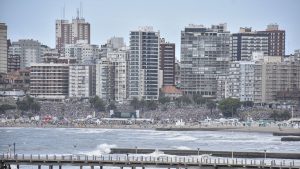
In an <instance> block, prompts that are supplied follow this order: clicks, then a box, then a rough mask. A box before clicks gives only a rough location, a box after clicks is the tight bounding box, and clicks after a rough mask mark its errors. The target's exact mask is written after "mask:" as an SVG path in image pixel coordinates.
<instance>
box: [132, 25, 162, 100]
mask: <svg viewBox="0 0 300 169" xmlns="http://www.w3.org/2000/svg"><path fill="white" fill-rule="evenodd" d="M159 44H160V33H159V32H156V31H153V28H152V27H141V28H140V29H139V30H136V31H131V32H130V54H129V99H133V98H134V97H137V98H139V99H145V100H157V99H158V95H159V86H158V85H159V84H158V83H159V82H158V81H159V77H158V76H159V75H158V74H159V47H160V45H159Z"/></svg>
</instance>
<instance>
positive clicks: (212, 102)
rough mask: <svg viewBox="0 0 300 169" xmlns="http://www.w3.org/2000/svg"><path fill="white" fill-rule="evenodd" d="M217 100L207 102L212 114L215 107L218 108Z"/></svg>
mask: <svg viewBox="0 0 300 169" xmlns="http://www.w3.org/2000/svg"><path fill="white" fill-rule="evenodd" d="M216 106H217V105H216V102H214V101H211V100H210V101H208V102H206V107H207V108H208V109H209V110H210V114H211V115H212V112H213V109H215V108H216Z"/></svg>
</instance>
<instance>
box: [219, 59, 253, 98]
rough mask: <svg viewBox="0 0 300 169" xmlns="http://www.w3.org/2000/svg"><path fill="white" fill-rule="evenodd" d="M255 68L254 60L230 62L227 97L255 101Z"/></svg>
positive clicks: (226, 88)
mask: <svg viewBox="0 0 300 169" xmlns="http://www.w3.org/2000/svg"><path fill="white" fill-rule="evenodd" d="M254 68H255V62H253V61H235V62H232V63H231V64H230V68H229V73H228V76H227V79H226V87H225V90H226V94H225V98H228V97H231V98H236V99H239V100H240V101H242V102H244V101H254Z"/></svg>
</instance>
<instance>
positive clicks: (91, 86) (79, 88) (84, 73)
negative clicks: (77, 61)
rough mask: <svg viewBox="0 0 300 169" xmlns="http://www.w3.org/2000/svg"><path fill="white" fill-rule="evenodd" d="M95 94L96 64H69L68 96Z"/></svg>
mask: <svg viewBox="0 0 300 169" xmlns="http://www.w3.org/2000/svg"><path fill="white" fill-rule="evenodd" d="M95 94H96V65H70V66H69V97H77V98H89V97H92V96H95Z"/></svg>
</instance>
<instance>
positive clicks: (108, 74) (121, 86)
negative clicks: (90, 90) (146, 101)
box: [96, 50, 128, 102]
mask: <svg viewBox="0 0 300 169" xmlns="http://www.w3.org/2000/svg"><path fill="white" fill-rule="evenodd" d="M127 59H128V51H126V50H124V51H123V50H119V51H111V52H108V53H107V57H103V58H101V59H100V61H99V62H98V63H97V65H96V79H97V80H96V95H98V96H99V97H100V98H102V99H105V100H115V101H117V102H123V101H125V100H126V99H127V95H128V93H127V88H128V83H127V82H128V81H127V69H128V67H127Z"/></svg>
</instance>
